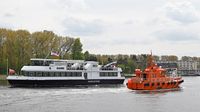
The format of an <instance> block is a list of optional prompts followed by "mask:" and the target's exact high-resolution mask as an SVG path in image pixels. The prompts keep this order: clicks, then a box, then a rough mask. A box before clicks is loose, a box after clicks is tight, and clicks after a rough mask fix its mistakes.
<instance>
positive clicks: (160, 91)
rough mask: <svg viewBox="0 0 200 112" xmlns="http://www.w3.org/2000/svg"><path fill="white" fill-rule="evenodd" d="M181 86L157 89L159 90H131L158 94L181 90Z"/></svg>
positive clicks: (138, 92)
mask: <svg viewBox="0 0 200 112" xmlns="http://www.w3.org/2000/svg"><path fill="white" fill-rule="evenodd" d="M182 91H183V88H173V89H159V90H133V91H132V92H135V93H136V94H160V93H167V92H182Z"/></svg>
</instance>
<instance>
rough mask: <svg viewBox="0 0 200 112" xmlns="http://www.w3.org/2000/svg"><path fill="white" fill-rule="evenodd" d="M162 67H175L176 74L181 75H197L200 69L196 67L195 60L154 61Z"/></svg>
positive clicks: (199, 73)
mask: <svg viewBox="0 0 200 112" xmlns="http://www.w3.org/2000/svg"><path fill="white" fill-rule="evenodd" d="M156 63H157V64H158V65H159V66H162V68H167V69H170V68H177V70H178V74H180V75H182V76H197V75H200V69H199V68H198V62H196V61H192V60H190V61H182V60H178V61H157V62H156Z"/></svg>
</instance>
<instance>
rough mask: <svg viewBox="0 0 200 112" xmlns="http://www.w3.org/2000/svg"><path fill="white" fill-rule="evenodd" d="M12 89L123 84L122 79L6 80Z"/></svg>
mask: <svg viewBox="0 0 200 112" xmlns="http://www.w3.org/2000/svg"><path fill="white" fill-rule="evenodd" d="M8 82H9V83H10V85H11V86H12V87H65V86H78V85H99V84H101V85H102V84H123V83H124V79H100V80H99V79H93V80H19V79H18V80H14V79H12V80H8Z"/></svg>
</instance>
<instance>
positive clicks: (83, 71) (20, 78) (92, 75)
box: [7, 59, 125, 87]
mask: <svg viewBox="0 0 200 112" xmlns="http://www.w3.org/2000/svg"><path fill="white" fill-rule="evenodd" d="M115 65H116V62H113V63H109V64H107V65H104V66H103V65H99V64H98V62H95V61H83V60H56V59H31V65H29V66H23V67H22V69H21V74H20V75H9V76H8V77H7V79H8V82H9V83H10V84H11V86H14V87H15V86H21V87H25V86H33V87H34V86H39V87H40V86H73V85H97V84H123V82H124V79H125V78H124V77H123V76H122V74H121V72H122V69H121V68H119V67H116V66H115Z"/></svg>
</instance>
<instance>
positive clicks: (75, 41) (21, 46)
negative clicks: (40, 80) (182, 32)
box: [0, 28, 200, 74]
mask: <svg viewBox="0 0 200 112" xmlns="http://www.w3.org/2000/svg"><path fill="white" fill-rule="evenodd" d="M82 46H83V45H82V43H81V41H80V38H74V37H69V36H59V35H57V34H55V33H54V32H52V31H46V30H44V31H37V32H33V33H30V32H29V31H27V30H11V29H5V28H0V74H6V70H7V66H8V67H9V68H11V69H14V70H15V71H16V73H17V74H19V73H20V69H21V68H22V67H23V66H24V65H30V64H31V62H30V59H31V58H47V59H67V60H86V61H97V62H99V64H100V65H106V64H108V63H110V62H113V61H116V62H117V66H119V67H121V68H122V70H123V73H124V74H133V72H134V71H135V69H136V68H140V69H141V70H144V69H145V68H146V62H147V58H148V54H129V55H128V54H116V55H106V54H90V53H89V51H85V52H83V49H82ZM51 52H54V54H57V56H54V55H51ZM153 57H154V60H155V61H178V60H179V59H178V57H177V56H176V55H162V56H157V55H153ZM180 60H183V61H191V60H192V61H196V62H197V63H198V65H197V68H198V69H200V57H190V56H182V57H181V59H180Z"/></svg>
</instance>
